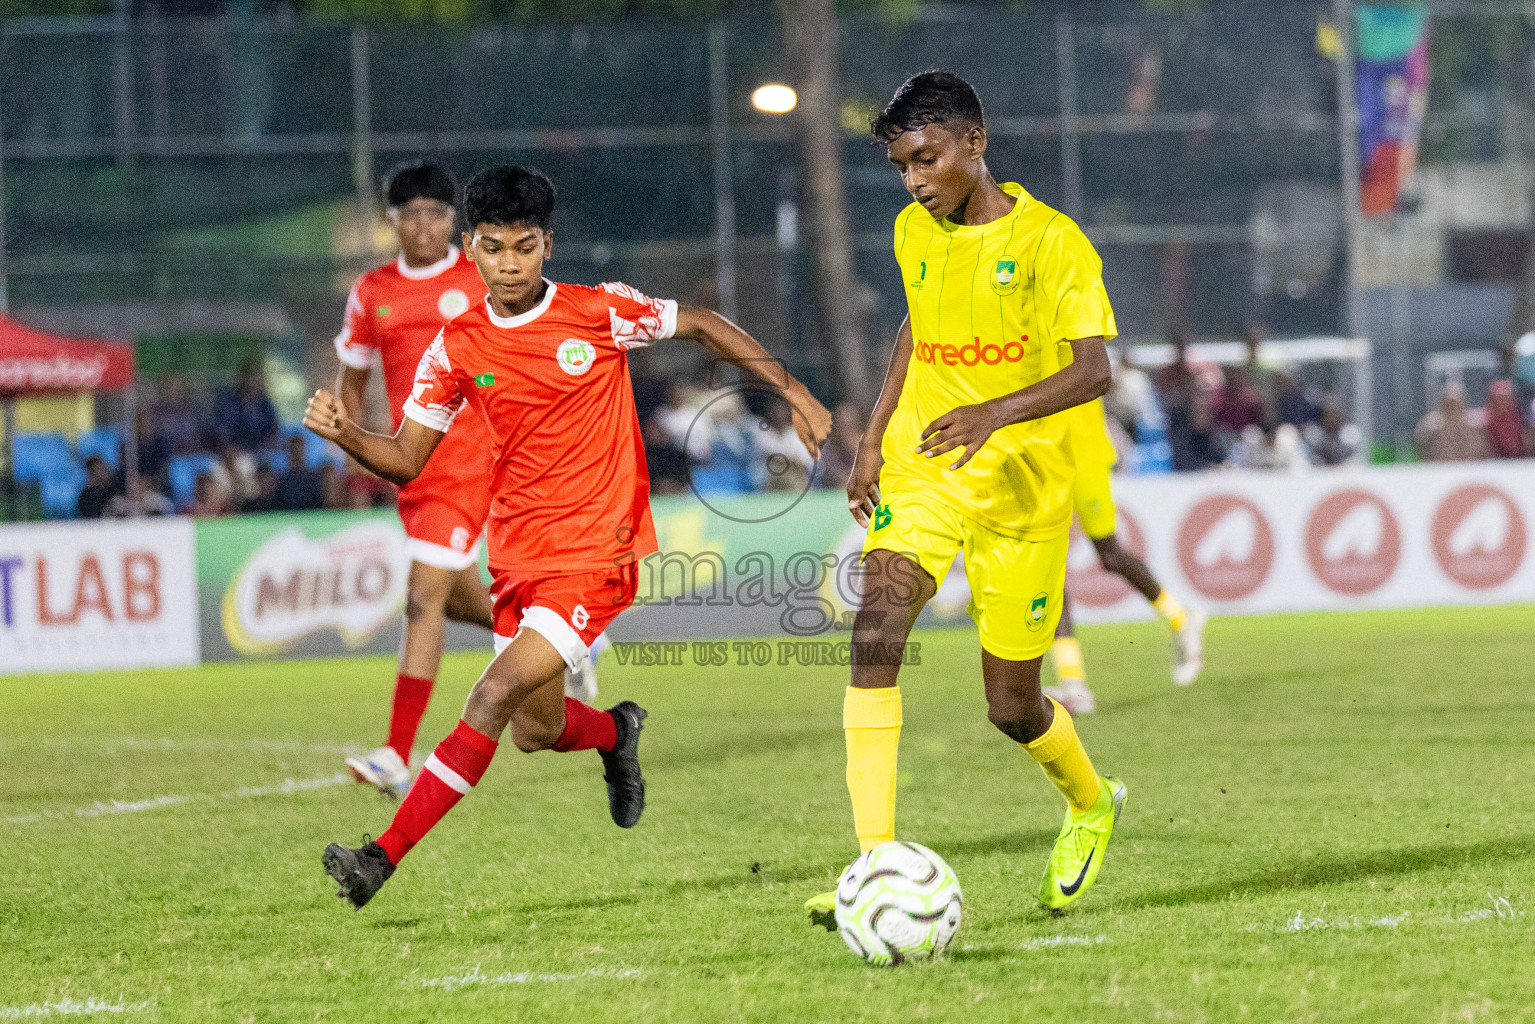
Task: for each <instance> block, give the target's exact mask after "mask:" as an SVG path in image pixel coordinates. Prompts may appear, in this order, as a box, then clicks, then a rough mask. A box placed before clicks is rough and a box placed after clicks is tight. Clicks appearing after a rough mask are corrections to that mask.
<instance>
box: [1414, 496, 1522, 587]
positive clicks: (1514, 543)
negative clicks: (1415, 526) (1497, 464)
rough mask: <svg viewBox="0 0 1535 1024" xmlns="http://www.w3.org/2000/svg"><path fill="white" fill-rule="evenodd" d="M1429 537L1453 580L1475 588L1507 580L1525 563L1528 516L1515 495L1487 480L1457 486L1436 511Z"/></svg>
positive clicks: (1499, 583) (1441, 563)
mask: <svg viewBox="0 0 1535 1024" xmlns="http://www.w3.org/2000/svg"><path fill="white" fill-rule="evenodd" d="M1429 537H1430V539H1431V540H1432V542H1433V546H1434V557H1435V558H1437V559H1438V560H1439V567H1440V568H1441V569H1443V570H1444V574H1445V575H1446V576H1448V577H1450V579H1452V580H1454V581H1455V582H1456V583H1459V584H1460V585H1461V586H1463V587H1467V588H1469V589H1471V590H1488V589H1490V588H1492V587H1496V586H1501V585H1502V584H1504V583H1507V582H1508V581H1509V580H1510V579H1511V578H1512V577H1513V575H1514V573H1516V572H1518V571H1519V566H1520V565H1522V564H1523V563H1524V548H1525V531H1524V517H1523V516H1521V515H1520V514H1519V506H1517V505H1515V504H1514V502H1513V499H1512V498H1510V497H1509V496H1508V495H1507V494H1504V493H1503V492H1502V491H1500V490H1499V489H1498V488H1496V487H1490V486H1488V485H1487V484H1468V485H1467V486H1465V487H1457V488H1456V489H1455V490H1453V491H1451V492H1450V493H1449V494H1447V495H1445V496H1444V500H1443V501H1441V502H1440V503H1439V507H1438V508H1437V509H1435V510H1434V521H1433V525H1432V526H1431V527H1430V529H1429Z"/></svg>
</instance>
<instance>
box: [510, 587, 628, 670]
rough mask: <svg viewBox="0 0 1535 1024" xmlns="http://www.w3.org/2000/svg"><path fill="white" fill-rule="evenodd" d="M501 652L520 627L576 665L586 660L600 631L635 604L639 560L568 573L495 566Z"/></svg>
mask: <svg viewBox="0 0 1535 1024" xmlns="http://www.w3.org/2000/svg"><path fill="white" fill-rule="evenodd" d="M491 575H492V577H493V579H492V581H491V584H490V596H491V600H493V601H495V603H496V607H495V612H494V615H495V623H496V653H498V654H499V653H500V652H501V651H502V650H504V649H505V648H506V645H507V644H509V643H511V642H512V638H513V637H515V636H516V635H517V633H518V632H519V631H520V630H523V629H531V630H533V632H535V633H537V634H539V635H540V636H542V637H543V638H544V639H545V640H548V641H549V643H551V644H553V645H554V649H555V650H556V651H559V652H560V657H562V658H564V659H565V664H566V665H568V666H570V667H571V668H575V667H576V666H578V665H580V664H581V661H582V659H584V658H585V657H586V655H587V651H588V650H589V649H590V648H591V645H592V641H593V640H595V639H597V635H598V634H599V633H601V632H602V631H603V630H605V629H607V628H608V624H609V623H611V622H612V621H613V620H614V619H616V618H618V613H619V612H621V611H623V610H624V609H625V608H627V607H629V605H630V604H632V603H633V602H634V594H635V589H636V588H637V587H638V585H639V572H638V569H637V567H636V565H635V563H632V562H631V563H629V564H627V565H621V566H616V567H614V568H612V569H597V570H595V571H593V572H579V573H570V574H566V575H559V576H555V575H550V574H547V573H546V574H541V575H536V576H527V575H523V574H521V573H513V572H507V571H504V570H499V569H492V570H491Z"/></svg>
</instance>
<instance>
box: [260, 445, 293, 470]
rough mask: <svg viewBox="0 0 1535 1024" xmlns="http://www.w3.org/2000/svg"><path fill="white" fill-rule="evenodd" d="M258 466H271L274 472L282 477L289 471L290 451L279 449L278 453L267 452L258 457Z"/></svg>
mask: <svg viewBox="0 0 1535 1024" xmlns="http://www.w3.org/2000/svg"><path fill="white" fill-rule="evenodd" d="M256 465H258V466H270V467H271V469H272V472H274V473H276V474H277V475H278V476H282V475H283V474H284V473H286V472H287V471H288V451H287V449H285V448H279V449H277V450H276V451H265V452H262V453H261V454H260V455H257V456H256Z"/></svg>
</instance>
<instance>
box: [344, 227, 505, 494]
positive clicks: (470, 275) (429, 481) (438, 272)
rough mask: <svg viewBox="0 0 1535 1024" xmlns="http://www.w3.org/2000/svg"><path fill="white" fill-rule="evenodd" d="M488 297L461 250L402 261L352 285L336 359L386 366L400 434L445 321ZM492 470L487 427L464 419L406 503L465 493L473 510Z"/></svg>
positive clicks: (410, 488) (408, 490) (409, 489)
mask: <svg viewBox="0 0 1535 1024" xmlns="http://www.w3.org/2000/svg"><path fill="white" fill-rule="evenodd" d="M484 297H485V282H484V281H483V280H481V279H480V272H479V271H478V270H477V269H476V268H475V265H474V263H473V261H471V260H469V259H467V258H466V257H464V255H463V254H462V253H460V252H459V251H458V249H457V248H449V250H448V255H447V257H446V258H444V259H442V260H439V261H438V262H437V263H434V264H432V265H431V266H429V267H410V266H406V264H405V258H404V257H403V256H401V257H400V258H399V259H397V260H395V261H394V262H393V263H386V264H384V265H383V266H381V267H379V268H377V269H376V270H370V271H368V272H367V273H366V274H364V275H362V276H361V277H359V278H358V279H357V283H356V284H354V285H353V286H352V293H351V295H349V296H348V297H347V300H346V317H345V320H344V322H343V324H342V328H341V333H340V334H338V335H336V355H337V356H338V357H340V359H341V362H342V363H344V364H345V365H347V366H350V367H352V368H353V369H357V370H366V369H369V368H370V367H372V366H373V364H374V363H375V362H378V363H380V364H381V365H382V367H383V372H384V394H385V395H386V396H387V397H388V399H389V409H390V413H391V415H392V417H393V423H392V427H393V429H395V430H399V429H400V422H401V416H402V410H403V408H404V406H405V401H406V399H408V398H410V392H411V388H412V387H413V386H414V384H415V379H416V367H417V366H418V365H419V364H420V362H421V356H422V354H423V353H424V352H425V351H426V347H427V346H428V345H430V344H431V343H432V338H433V337H435V336H436V334H437V332H438V330H439V329H440V328H441V327H442V325H443V324H444V323H446V322H447V321H449V320H452V319H453V318H454V317H456V316H458V315H459V314H460V313H463V312H464V311H465V310H467V309H470V308H471V307H475V306H478V305H480V300H481V299H483V298H484ZM353 414H354V415H355V414H356V410H353ZM490 467H491V456H490V440H489V437H488V436H487V435H486V433H485V427H484V424H482V423H481V422H480V421H479V420H478V419H477V418H475V417H472V416H471V417H465V419H464V422H463V423H462V424H461V425H460V426H459V427H458V428H457V429H455V430H453V431H452V432H451V433H450V434H449V436H447V437H445V438H443V439H442V443H441V444H440V445H438V446H437V451H435V452H433V453H432V460H431V462H429V463H428V464H427V467H426V469H425V470H423V471H422V473H421V475H420V476H418V477H417V478H416V479H414V480H412V481H411V482H410V483H408V484H406V485H405V486H404V487H402V488H400V500H401V504H402V505H409V504H411V503H412V502H413V501H422V500H427V501H430V500H433V499H444V500H447V501H449V502H450V503H451V502H453V501H454V500H455V499H458V498H459V497H460V496H461V500H460V501H459V503H460V504H471V505H472V504H474V502H475V500H476V499H478V501H479V502H481V503H483V501H484V493H485V491H487V490H488V489H489V486H490ZM480 507H481V508H482V509H483V504H481V506H480ZM482 514H483V513H482Z"/></svg>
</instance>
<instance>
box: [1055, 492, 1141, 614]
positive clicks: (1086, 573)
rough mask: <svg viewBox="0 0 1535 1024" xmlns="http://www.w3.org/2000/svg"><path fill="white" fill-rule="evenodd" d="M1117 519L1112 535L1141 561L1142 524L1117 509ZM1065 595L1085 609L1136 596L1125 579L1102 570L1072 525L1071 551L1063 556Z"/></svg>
mask: <svg viewBox="0 0 1535 1024" xmlns="http://www.w3.org/2000/svg"><path fill="white" fill-rule="evenodd" d="M1118 518H1119V521H1118V523H1117V524H1116V527H1115V531H1114V534H1115V536H1116V537H1118V538H1119V543H1120V544H1122V545H1123V546H1124V548H1125V550H1126V551H1129V552H1131V553H1133V554H1134V555H1135V556H1136V557H1137V558H1142V559H1144V558H1145V557H1146V535H1145V534H1144V533H1143V532H1142V531H1141V524H1140V523H1138V522H1136V521H1135V517H1134V516H1132V515H1131V514H1130V513H1128V512H1126V511H1125V510H1124V509H1123V508H1121V509H1119V516H1118ZM1066 593H1067V594H1069V595H1070V596H1071V599H1072V600H1073V601H1076V602H1077V603H1078V604H1082V605H1085V606H1087V607H1088V608H1109V607H1111V606H1113V605H1116V604H1118V603H1119V602H1121V601H1123V600H1124V599H1125V598H1127V597H1129V596H1130V595H1131V594H1133V593H1135V588H1134V587H1132V586H1130V584H1128V583H1126V582H1125V580H1124V577H1122V576H1117V575H1115V574H1114V573H1111V572H1108V571H1107V570H1105V569H1104V568H1103V564H1102V563H1101V562H1099V561H1098V552H1097V551H1095V550H1093V542H1092V541H1091V540H1089V539H1088V538H1087V534H1085V533H1083V532H1082V528H1081V526H1080V525H1078V524H1076V523H1073V524H1072V527H1071V549H1070V550H1069V551H1068V552H1067V553H1066Z"/></svg>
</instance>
